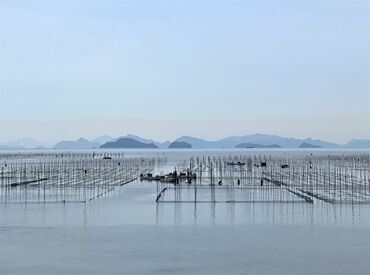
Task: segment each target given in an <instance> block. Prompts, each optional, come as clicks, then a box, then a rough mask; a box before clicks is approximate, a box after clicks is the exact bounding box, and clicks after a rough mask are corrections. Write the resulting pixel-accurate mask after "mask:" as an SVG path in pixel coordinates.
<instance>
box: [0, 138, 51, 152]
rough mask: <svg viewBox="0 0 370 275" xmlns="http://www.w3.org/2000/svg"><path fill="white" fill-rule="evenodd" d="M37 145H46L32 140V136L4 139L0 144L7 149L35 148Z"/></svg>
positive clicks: (0, 146)
mask: <svg viewBox="0 0 370 275" xmlns="http://www.w3.org/2000/svg"><path fill="white" fill-rule="evenodd" d="M38 147H47V146H46V145H45V144H44V143H42V142H40V141H36V140H33V139H32V138H21V139H17V140H10V141H5V142H2V143H1V144H0V148H7V149H8V150H9V149H19V150H21V149H36V148H38Z"/></svg>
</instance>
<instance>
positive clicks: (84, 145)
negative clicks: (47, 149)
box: [53, 138, 100, 149]
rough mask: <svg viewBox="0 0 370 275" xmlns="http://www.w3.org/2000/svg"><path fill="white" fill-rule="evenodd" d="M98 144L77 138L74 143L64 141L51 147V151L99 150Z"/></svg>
mask: <svg viewBox="0 0 370 275" xmlns="http://www.w3.org/2000/svg"><path fill="white" fill-rule="evenodd" d="M99 146H100V144H99V143H96V142H92V141H89V140H87V139H84V138H79V139H78V140H75V141H70V140H64V141H61V142H58V143H57V144H55V145H54V146H53V149H94V148H99Z"/></svg>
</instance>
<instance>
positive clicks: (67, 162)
mask: <svg viewBox="0 0 370 275" xmlns="http://www.w3.org/2000/svg"><path fill="white" fill-rule="evenodd" d="M0 159H1V169H0V203H13V202H16V203H19V202H24V203H31V202H37V203H41V202H42V203H46V202H88V201H91V200H93V199H95V198H99V197H101V196H105V195H107V194H109V193H110V192H111V191H113V190H114V188H115V187H116V186H119V185H124V184H126V183H128V182H130V181H132V180H134V179H136V178H137V177H138V175H139V174H141V173H147V172H149V171H151V170H153V168H154V167H155V165H158V163H161V162H162V161H163V160H162V159H160V158H159V157H155V158H141V157H125V155H124V153H119V152H118V153H110V154H104V153H94V152H92V153H91V152H89V153H49V154H48V153H34V154H33V153H25V154H22V155H18V154H8V155H7V154H2V155H1V158H0Z"/></svg>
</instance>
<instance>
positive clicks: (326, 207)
mask: <svg viewBox="0 0 370 275" xmlns="http://www.w3.org/2000/svg"><path fill="white" fill-rule="evenodd" d="M107 152H108V153H109V151H107ZM124 153H125V154H126V155H127V156H129V157H148V156H149V157H155V156H161V157H165V158H166V159H167V163H166V165H164V166H163V167H162V168H161V169H163V172H168V171H171V170H173V169H174V168H175V167H176V166H178V165H179V164H181V163H184V162H187V161H188V160H189V158H190V157H192V156H194V157H197V156H198V157H203V156H204V157H208V156H233V155H263V156H270V155H271V156H302V155H308V154H313V155H333V154H336V155H344V154H370V151H366V150H357V151H353V150H312V149H311V150H282V149H273V150H252V149H251V150H244V151H240V150H149V151H145V150H126V151H124ZM156 196H157V186H156V184H154V183H152V182H144V181H139V180H136V181H134V182H131V183H129V184H127V185H124V186H120V187H117V188H116V189H115V190H114V192H112V193H111V194H110V195H109V196H107V197H104V196H103V197H100V198H98V199H96V200H93V201H91V202H88V203H45V204H44V203H30V204H26V203H13V204H11V203H9V204H4V203H3V204H0V274H284V275H285V274H370V261H369V259H370V205H369V204H329V203H324V202H323V203H314V204H310V203H284V202H279V203H268V202H267V203H263V202H262V203H212V202H209V203H156V201H155V200H156Z"/></svg>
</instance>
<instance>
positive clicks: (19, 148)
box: [0, 145, 27, 150]
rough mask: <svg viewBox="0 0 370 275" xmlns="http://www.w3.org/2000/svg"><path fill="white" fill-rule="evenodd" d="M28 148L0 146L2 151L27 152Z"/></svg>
mask: <svg viewBox="0 0 370 275" xmlns="http://www.w3.org/2000/svg"><path fill="white" fill-rule="evenodd" d="M26 149H27V148H25V147H22V146H8V145H0V150H26Z"/></svg>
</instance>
